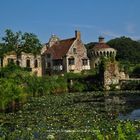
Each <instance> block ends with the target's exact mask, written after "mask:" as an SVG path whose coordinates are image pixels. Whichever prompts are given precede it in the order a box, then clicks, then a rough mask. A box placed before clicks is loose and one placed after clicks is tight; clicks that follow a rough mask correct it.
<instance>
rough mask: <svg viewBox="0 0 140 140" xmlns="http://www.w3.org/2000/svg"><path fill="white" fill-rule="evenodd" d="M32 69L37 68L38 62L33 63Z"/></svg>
mask: <svg viewBox="0 0 140 140" xmlns="http://www.w3.org/2000/svg"><path fill="white" fill-rule="evenodd" d="M34 67H35V68H37V67H38V61H37V59H36V60H35V62H34Z"/></svg>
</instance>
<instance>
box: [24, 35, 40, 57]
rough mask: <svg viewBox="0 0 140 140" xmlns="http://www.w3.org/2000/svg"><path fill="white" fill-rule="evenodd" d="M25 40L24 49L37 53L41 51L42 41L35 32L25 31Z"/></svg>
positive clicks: (27, 51)
mask: <svg viewBox="0 0 140 140" xmlns="http://www.w3.org/2000/svg"><path fill="white" fill-rule="evenodd" d="M22 40H24V44H23V51H24V52H26V53H32V54H34V55H37V54H39V53H40V51H41V43H40V41H39V39H38V38H37V36H36V35H35V34H33V33H24V34H23V36H22Z"/></svg>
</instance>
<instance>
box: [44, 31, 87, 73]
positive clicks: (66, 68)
mask: <svg viewBox="0 0 140 140" xmlns="http://www.w3.org/2000/svg"><path fill="white" fill-rule="evenodd" d="M42 50H43V51H44V52H43V51H42V55H43V58H44V60H45V61H44V62H45V67H44V69H45V71H47V70H48V71H52V72H62V73H63V72H81V71H82V70H89V69H90V65H89V59H88V57H87V50H86V48H85V46H84V44H83V43H82V41H81V34H80V32H79V31H76V32H75V37H74V38H69V39H65V40H60V39H59V38H58V37H56V36H54V35H53V36H52V38H50V40H49V42H48V43H46V45H45V46H44V47H43V49H42Z"/></svg>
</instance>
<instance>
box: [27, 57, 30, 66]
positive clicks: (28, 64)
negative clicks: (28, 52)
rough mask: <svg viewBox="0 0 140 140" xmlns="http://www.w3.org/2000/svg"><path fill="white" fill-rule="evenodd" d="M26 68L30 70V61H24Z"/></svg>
mask: <svg viewBox="0 0 140 140" xmlns="http://www.w3.org/2000/svg"><path fill="white" fill-rule="evenodd" d="M26 67H27V68H30V60H29V59H27V60H26Z"/></svg>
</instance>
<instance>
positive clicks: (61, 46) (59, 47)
mask: <svg viewBox="0 0 140 140" xmlns="http://www.w3.org/2000/svg"><path fill="white" fill-rule="evenodd" d="M75 40H76V38H69V39H65V40H60V41H58V42H56V43H55V44H54V45H53V46H51V47H48V49H47V50H46V51H45V52H44V54H52V57H53V59H62V57H63V56H65V55H66V54H67V52H68V50H69V49H70V47H71V45H72V44H73V42H74V41H75Z"/></svg>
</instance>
